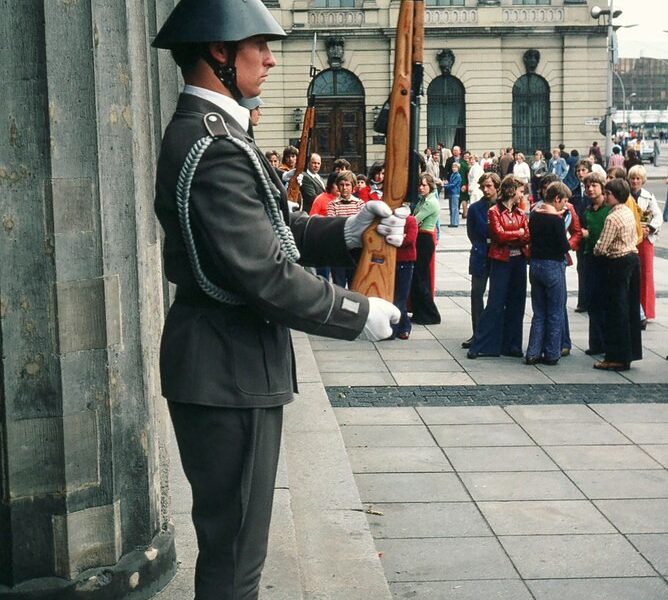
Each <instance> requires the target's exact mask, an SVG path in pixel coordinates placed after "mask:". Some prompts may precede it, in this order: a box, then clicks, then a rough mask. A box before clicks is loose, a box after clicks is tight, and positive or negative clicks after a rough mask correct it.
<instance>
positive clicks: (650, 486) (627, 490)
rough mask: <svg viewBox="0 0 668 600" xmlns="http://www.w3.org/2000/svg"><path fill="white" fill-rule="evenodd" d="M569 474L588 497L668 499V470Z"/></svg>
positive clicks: (578, 472)
mask: <svg viewBox="0 0 668 600" xmlns="http://www.w3.org/2000/svg"><path fill="white" fill-rule="evenodd" d="M566 474H567V475H568V476H569V477H570V478H571V479H572V480H573V481H574V482H575V485H577V486H578V487H579V488H580V489H581V490H582V491H583V492H584V494H585V495H586V496H587V498H592V499H596V500H601V499H615V498H617V499H621V498H668V472H667V471H661V470H658V469H652V470H642V471H641V470H627V471H569V472H567V473H566Z"/></svg>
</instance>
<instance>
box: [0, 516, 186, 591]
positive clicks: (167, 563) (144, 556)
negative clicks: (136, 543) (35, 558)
mask: <svg viewBox="0 0 668 600" xmlns="http://www.w3.org/2000/svg"><path fill="white" fill-rule="evenodd" d="M175 572H176V551H175V548H174V527H173V526H171V525H170V526H169V528H168V529H167V531H163V532H160V533H159V534H158V535H156V536H155V537H154V538H153V541H152V542H151V544H150V545H149V547H148V548H146V549H145V548H139V549H137V550H133V551H132V552H129V553H128V554H126V555H125V556H123V557H122V558H121V560H119V561H118V563H117V564H115V565H114V566H111V567H102V568H99V569H89V570H87V571H84V572H83V573H82V574H81V575H80V576H79V577H78V578H77V579H75V580H72V581H68V580H65V579H59V578H56V577H49V578H42V579H33V580H30V581H26V582H24V583H21V584H19V585H17V586H15V587H13V588H8V587H6V586H2V585H0V599H1V600H93V599H94V600H119V599H121V598H123V599H124V600H144V599H147V598H151V597H152V596H153V595H155V594H157V593H158V592H159V591H160V590H161V589H162V588H163V587H164V586H165V585H167V583H169V581H170V580H171V579H172V577H173V576H174V574H175Z"/></svg>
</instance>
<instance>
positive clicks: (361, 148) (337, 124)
mask: <svg viewBox="0 0 668 600" xmlns="http://www.w3.org/2000/svg"><path fill="white" fill-rule="evenodd" d="M311 88H312V89H311ZM311 88H310V89H309V94H311V93H313V96H314V97H315V130H314V132H313V136H312V138H311V139H312V141H311V150H312V151H313V152H317V153H318V154H320V156H321V157H322V167H321V171H322V172H323V173H328V172H329V171H331V170H332V163H333V162H334V159H336V158H345V159H346V160H347V161H349V162H350V166H351V169H352V170H353V172H355V173H364V172H366V126H365V122H364V113H365V111H364V87H363V86H362V82H361V81H360V80H359V78H358V77H357V76H356V75H355V74H354V73H352V72H350V71H348V70H347V69H340V68H338V69H326V70H324V71H322V72H321V73H318V74H317V75H316V76H315V78H314V79H313V82H312V83H311Z"/></svg>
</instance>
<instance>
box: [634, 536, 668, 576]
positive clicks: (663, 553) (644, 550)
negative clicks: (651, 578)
mask: <svg viewBox="0 0 668 600" xmlns="http://www.w3.org/2000/svg"><path fill="white" fill-rule="evenodd" d="M627 537H628V538H629V540H630V541H631V543H632V544H633V545H634V546H635V547H636V548H638V550H640V553H641V554H642V555H643V556H644V557H645V558H646V559H647V560H648V561H649V562H650V563H651V564H652V566H653V567H654V568H655V569H656V570H657V571H658V572H659V573H661V575H663V576H664V577H666V576H668V534H666V533H646V534H641V535H640V534H639V535H629V536H627Z"/></svg>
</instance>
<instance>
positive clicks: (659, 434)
mask: <svg viewBox="0 0 668 600" xmlns="http://www.w3.org/2000/svg"><path fill="white" fill-rule="evenodd" d="M616 427H617V428H618V429H620V430H621V432H622V433H623V434H624V435H626V436H627V437H629V438H630V439H631V440H633V441H634V442H635V443H636V444H668V423H617V424H616Z"/></svg>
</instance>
